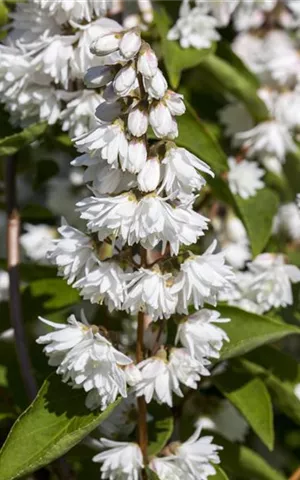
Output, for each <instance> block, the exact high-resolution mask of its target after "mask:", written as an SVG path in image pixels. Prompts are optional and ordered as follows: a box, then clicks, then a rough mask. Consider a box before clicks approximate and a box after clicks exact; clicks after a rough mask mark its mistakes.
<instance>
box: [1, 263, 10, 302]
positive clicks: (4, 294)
mask: <svg viewBox="0 0 300 480" xmlns="http://www.w3.org/2000/svg"><path fill="white" fill-rule="evenodd" d="M8 299H9V275H8V273H7V272H5V271H4V270H1V269H0V302H6V301H7V300H8Z"/></svg>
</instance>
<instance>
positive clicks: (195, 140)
mask: <svg viewBox="0 0 300 480" xmlns="http://www.w3.org/2000/svg"><path fill="white" fill-rule="evenodd" d="M185 103H186V107H187V111H186V113H185V114H184V115H182V116H181V117H177V123H178V129H179V136H178V138H177V139H176V144H177V145H178V146H179V147H184V148H187V149H188V150H190V151H191V152H192V153H194V155H197V156H198V157H199V158H201V160H204V161H205V162H207V163H208V164H209V165H210V167H211V168H212V170H213V171H214V173H222V172H224V171H226V170H228V166H227V157H226V155H225V153H224V152H223V150H222V148H221V147H220V145H219V143H218V142H217V141H216V139H215V138H214V137H213V136H212V135H211V133H210V132H209V130H208V129H207V128H206V127H205V125H204V123H203V122H201V120H200V119H199V117H198V116H197V114H196V112H195V111H194V110H193V108H192V107H191V106H190V105H189V104H187V102H185Z"/></svg>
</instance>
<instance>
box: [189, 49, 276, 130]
mask: <svg viewBox="0 0 300 480" xmlns="http://www.w3.org/2000/svg"><path fill="white" fill-rule="evenodd" d="M198 70H199V72H200V78H199V81H201V76H205V77H207V79H208V80H210V81H211V82H212V84H213V87H214V89H215V90H216V91H218V92H219V93H222V95H224V94H226V93H228V92H229V93H231V94H232V95H234V96H235V97H236V98H238V99H239V100H241V102H243V103H244V105H245V107H246V108H247V109H248V111H249V113H250V114H251V115H252V117H253V118H254V119H255V120H256V121H259V122H261V121H265V120H268V118H269V112H268V109H267V107H266V105H265V103H264V102H263V101H262V100H261V98H259V96H258V95H257V92H256V88H255V87H253V85H252V83H251V82H250V81H249V80H248V79H246V78H245V76H244V75H243V74H241V73H240V72H239V71H238V70H237V69H236V68H234V65H231V64H229V63H227V62H226V61H225V60H222V59H221V58H219V57H217V56H216V55H213V54H211V55H207V56H206V57H204V59H203V61H202V62H201V63H200V65H199V67H198Z"/></svg>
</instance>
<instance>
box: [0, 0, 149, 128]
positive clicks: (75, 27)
mask: <svg viewBox="0 0 300 480" xmlns="http://www.w3.org/2000/svg"><path fill="white" fill-rule="evenodd" d="M120 8H121V9H122V7H121V6H120V5H119V2H118V1H117V0H101V1H97V0H87V1H76V0H68V1H66V0H55V1H50V0H30V1H29V2H24V3H22V2H17V4H16V9H15V11H14V12H13V13H12V14H11V16H12V23H11V25H10V27H11V28H10V30H9V32H8V34H7V36H6V38H5V40H4V44H3V45H1V46H0V58H1V68H0V101H1V102H2V103H4V104H5V107H6V109H7V110H8V111H9V113H10V115H11V120H12V122H13V123H15V124H22V125H27V124H28V123H31V122H35V121H38V120H46V121H47V122H48V123H49V124H54V123H55V122H56V121H57V120H60V121H61V122H62V128H63V130H65V131H68V132H69V133H70V135H71V136H73V135H79V134H81V133H82V132H85V131H87V130H89V129H90V128H92V127H93V126H94V125H95V115H94V111H95V109H96V107H97V105H98V104H99V103H100V102H102V101H103V99H102V96H101V94H100V91H99V90H97V91H93V90H88V89H87V88H86V87H85V86H84V84H83V74H84V72H85V71H86V70H87V68H89V67H92V66H94V65H98V64H99V62H98V59H96V58H95V57H94V56H93V55H92V54H91V52H90V44H91V42H92V41H93V40H95V39H96V38H98V37H99V35H101V34H102V33H103V32H104V31H105V30H106V28H109V26H110V20H109V19H107V18H101V17H105V16H106V15H107V14H111V15H116V14H117V13H119V11H120ZM132 10H133V12H131V13H129V12H128V13H127V14H126V12H124V17H126V19H127V20H126V19H125V20H124V21H125V23H126V21H127V22H129V23H133V22H136V23H140V22H146V23H147V22H151V20H152V7H151V2H145V1H138V2H137V4H134V5H133V9H132Z"/></svg>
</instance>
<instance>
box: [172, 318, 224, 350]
mask: <svg viewBox="0 0 300 480" xmlns="http://www.w3.org/2000/svg"><path fill="white" fill-rule="evenodd" d="M229 321H230V319H229V318H220V314H219V312H216V311H214V310H207V309H203V310H199V311H198V312H196V313H194V314H193V315H190V316H189V317H187V318H186V319H185V321H184V322H183V323H181V324H180V325H179V326H178V330H177V336H176V341H178V340H180V342H181V343H182V345H183V346H184V347H186V348H187V350H188V351H189V353H190V355H192V357H195V358H197V359H198V360H202V359H203V358H204V357H208V358H210V357H212V358H219V356H220V350H221V348H222V346H223V342H224V341H227V342H228V341H229V338H228V336H227V335H226V333H225V332H224V330H222V329H221V328H219V327H217V326H216V325H214V323H226V322H229Z"/></svg>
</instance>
